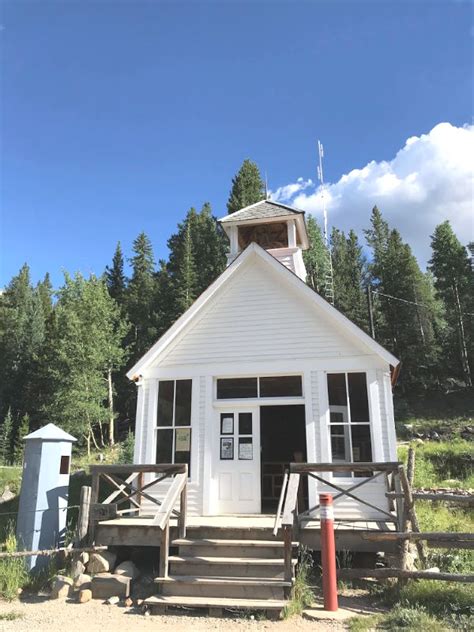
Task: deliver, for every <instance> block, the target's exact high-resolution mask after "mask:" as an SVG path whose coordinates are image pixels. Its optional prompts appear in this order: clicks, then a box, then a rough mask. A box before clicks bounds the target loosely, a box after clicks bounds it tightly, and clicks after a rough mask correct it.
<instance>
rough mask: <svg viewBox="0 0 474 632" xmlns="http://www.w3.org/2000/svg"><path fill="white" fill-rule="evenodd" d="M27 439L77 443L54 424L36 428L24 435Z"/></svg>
mask: <svg viewBox="0 0 474 632" xmlns="http://www.w3.org/2000/svg"><path fill="white" fill-rule="evenodd" d="M29 439H41V440H42V441H71V442H72V441H77V439H75V438H74V437H73V436H72V435H70V434H68V433H67V432H64V430H61V428H58V427H57V426H55V425H54V424H47V425H46V426H43V427H42V428H38V430H35V431H34V432H31V433H30V434H29V435H26V437H25V440H26V441H28V440H29Z"/></svg>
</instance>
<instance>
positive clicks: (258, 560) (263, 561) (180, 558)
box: [168, 555, 297, 566]
mask: <svg viewBox="0 0 474 632" xmlns="http://www.w3.org/2000/svg"><path fill="white" fill-rule="evenodd" d="M168 560H169V562H170V563H171V562H183V563H186V562H188V563H190V564H202V563H204V564H250V565H252V564H255V565H261V566H276V565H280V564H281V565H283V564H284V562H285V560H284V559H283V558H282V557H281V558H280V557H278V558H266V557H219V556H215V557H214V556H208V555H196V556H189V557H188V556H186V555H170V556H169V558H168ZM291 562H292V564H293V565H295V564H296V562H297V560H296V559H294V560H291Z"/></svg>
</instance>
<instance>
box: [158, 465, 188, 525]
mask: <svg viewBox="0 0 474 632" xmlns="http://www.w3.org/2000/svg"><path fill="white" fill-rule="evenodd" d="M187 479H188V475H187V473H184V474H177V475H176V476H175V477H174V479H173V482H172V483H171V487H170V488H169V489H168V492H167V494H166V496H165V498H164V500H163V502H162V503H161V507H160V508H159V510H158V511H157V512H156V515H155V517H154V519H153V525H154V526H156V527H159V528H160V529H164V528H165V525H166V523H168V522H169V519H170V516H171V512H172V511H173V507H174V506H175V504H176V501H177V500H178V496H179V495H180V493H181V491H182V489H183V488H184V486H185V485H186V483H187Z"/></svg>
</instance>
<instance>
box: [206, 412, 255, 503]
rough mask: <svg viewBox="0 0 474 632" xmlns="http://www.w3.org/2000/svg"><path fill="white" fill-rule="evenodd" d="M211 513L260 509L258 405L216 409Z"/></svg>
mask: <svg viewBox="0 0 474 632" xmlns="http://www.w3.org/2000/svg"><path fill="white" fill-rule="evenodd" d="M214 441H215V443H214V463H213V470H214V472H213V478H214V492H215V497H214V498H215V500H214V502H212V501H211V504H212V505H213V513H216V514H238V513H246V514H248V513H260V510H261V504H260V502H261V501H260V420H259V416H258V407H257V406H255V407H249V406H246V407H243V406H242V407H236V408H231V409H228V410H227V411H222V410H220V411H217V412H216V414H215V418H214Z"/></svg>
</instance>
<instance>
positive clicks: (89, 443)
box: [86, 426, 91, 459]
mask: <svg viewBox="0 0 474 632" xmlns="http://www.w3.org/2000/svg"><path fill="white" fill-rule="evenodd" d="M86 441H87V456H88V458H89V459H90V457H91V429H90V426H89V432H88V433H87V435H86Z"/></svg>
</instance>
